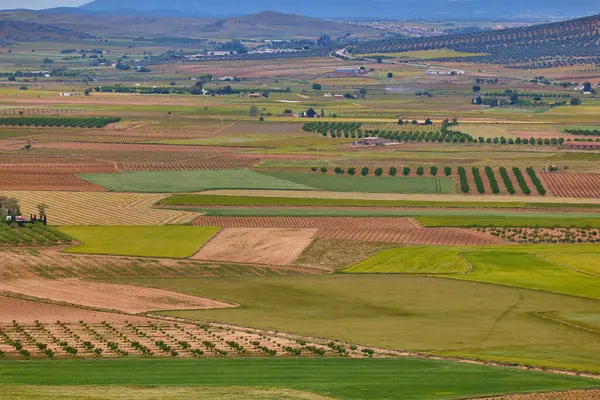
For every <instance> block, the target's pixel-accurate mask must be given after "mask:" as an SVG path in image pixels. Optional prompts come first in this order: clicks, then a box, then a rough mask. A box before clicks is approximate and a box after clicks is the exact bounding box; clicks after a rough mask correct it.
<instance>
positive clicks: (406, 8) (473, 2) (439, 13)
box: [80, 0, 600, 20]
mask: <svg viewBox="0 0 600 400" xmlns="http://www.w3.org/2000/svg"><path fill="white" fill-rule="evenodd" d="M80 8H81V9H84V10H93V11H116V10H121V11H124V12H127V10H129V11H130V10H138V11H157V12H165V11H167V10H168V11H169V13H170V14H173V12H176V13H178V14H180V15H177V16H187V17H208V16H232V15H234V16H237V15H244V14H253V13H257V12H259V11H263V10H271V11H276V12H281V13H287V14H301V15H307V16H310V17H317V18H392V19H394V18H395V19H398V18H428V19H432V18H443V19H454V18H476V19H498V18H524V19H545V20H547V19H548V18H549V17H560V18H568V17H574V16H582V15H590V14H594V13H598V12H600V4H599V2H598V1H597V0H571V1H568V2H565V1H564V0H527V1H523V0H503V1H499V0H427V1H425V0H346V1H339V0H304V1H291V0H278V1H276V0H255V1H247V0H221V1H208V0H94V1H92V2H91V3H88V4H85V5H83V6H81V7H80Z"/></svg>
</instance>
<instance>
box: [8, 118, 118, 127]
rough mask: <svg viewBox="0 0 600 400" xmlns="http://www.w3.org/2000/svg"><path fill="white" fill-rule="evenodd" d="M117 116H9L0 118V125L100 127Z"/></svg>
mask: <svg viewBox="0 0 600 400" xmlns="http://www.w3.org/2000/svg"><path fill="white" fill-rule="evenodd" d="M120 120H121V118H117V117H98V118H85V117H18V118H14V117H10V118H0V125H7V126H64V127H69V128H102V127H104V126H106V125H108V124H111V123H115V122H119V121H120Z"/></svg>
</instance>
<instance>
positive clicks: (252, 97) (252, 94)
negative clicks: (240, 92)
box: [248, 93, 262, 99]
mask: <svg viewBox="0 0 600 400" xmlns="http://www.w3.org/2000/svg"><path fill="white" fill-rule="evenodd" d="M261 96H262V94H260V93H248V97H249V98H251V99H258V98H260V97H261Z"/></svg>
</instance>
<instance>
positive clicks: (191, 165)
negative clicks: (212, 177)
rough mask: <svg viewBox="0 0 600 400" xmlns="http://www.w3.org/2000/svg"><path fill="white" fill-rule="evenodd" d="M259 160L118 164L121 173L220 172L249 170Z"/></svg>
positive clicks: (232, 159) (234, 159) (235, 159)
mask: <svg viewBox="0 0 600 400" xmlns="http://www.w3.org/2000/svg"><path fill="white" fill-rule="evenodd" d="M259 161H260V160H259V159H258V158H221V157H219V158H216V159H208V160H202V161H180V162H177V161H176V162H121V163H118V164H117V168H118V169H119V170H120V171H172V170H190V169H203V170H208V169H210V170H218V169H240V168H249V167H252V166H253V165H255V164H256V163H258V162H259Z"/></svg>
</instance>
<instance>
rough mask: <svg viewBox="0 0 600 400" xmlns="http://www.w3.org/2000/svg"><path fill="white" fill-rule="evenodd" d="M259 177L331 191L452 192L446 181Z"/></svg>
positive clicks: (306, 175)
mask: <svg viewBox="0 0 600 400" xmlns="http://www.w3.org/2000/svg"><path fill="white" fill-rule="evenodd" d="M263 175H266V176H271V177H274V178H277V179H282V180H287V181H290V182H294V183H296V184H298V185H304V186H310V187H313V188H315V189H319V190H328V191H331V192H364V193H407V194H412V193H420V194H435V193H454V182H452V180H451V179H450V178H445V177H444V178H422V177H390V176H380V177H375V176H350V175H343V176H337V175H326V174H321V173H302V172H264V173H263Z"/></svg>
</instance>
